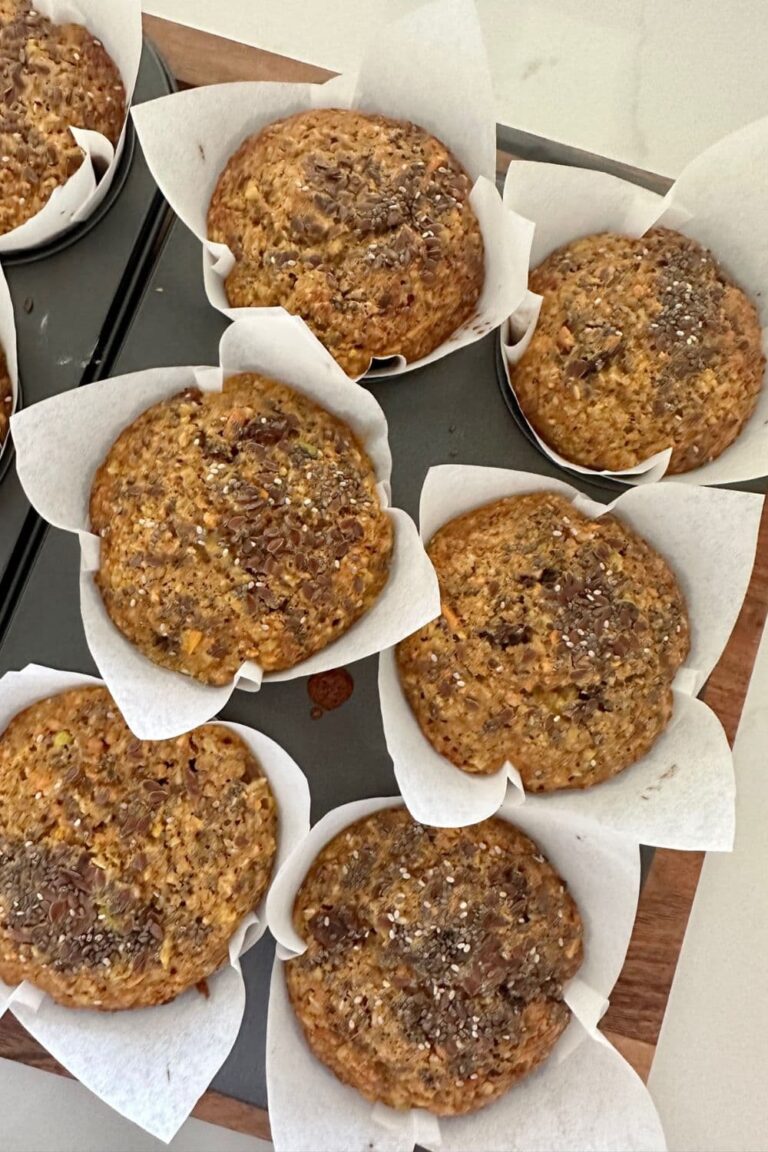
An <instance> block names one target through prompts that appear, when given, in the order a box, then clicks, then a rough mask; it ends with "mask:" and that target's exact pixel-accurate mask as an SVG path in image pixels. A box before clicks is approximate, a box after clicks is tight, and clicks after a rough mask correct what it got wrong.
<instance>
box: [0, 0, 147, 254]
mask: <svg viewBox="0 0 768 1152" xmlns="http://www.w3.org/2000/svg"><path fill="white" fill-rule="evenodd" d="M0 84H1V85H2V93H3V96H2V101H1V102H0V107H1V111H0V149H2V161H3V162H2V165H0V234H5V233H6V232H10V231H11V229H13V228H18V227H19V225H21V224H23V223H24V222H25V221H26V220H29V219H30V217H32V216H35V215H36V214H37V213H38V212H39V211H40V209H41V208H43V207H44V206H45V204H46V203H47V201H48V200H49V198H50V196H51V194H52V193H53V192H54V191H55V190H56V188H58V187H60V186H61V185H62V184H65V183H66V182H67V180H68V179H69V177H70V176H72V175H73V173H75V172H76V171H77V169H78V168H79V167H80V165H81V164H82V162H83V157H84V154H83V152H82V150H81V149H80V148H79V147H78V145H77V144H76V143H75V139H74V137H73V135H72V133H71V132H70V128H88V129H90V130H91V131H94V132H100V133H101V134H102V135H103V136H106V137H107V139H108V140H109V141H110V142H111V143H112V144H113V145H116V144H117V142H118V140H119V138H120V133H121V131H122V128H123V123H124V121H125V115H126V95H125V88H124V87H123V82H122V79H121V78H120V73H119V72H118V70H117V68H116V67H115V64H114V62H113V61H112V59H111V58H110V57H109V55H108V54H107V52H106V50H105V48H104V45H103V44H102V43H101V41H99V40H96V39H94V37H93V36H91V34H90V32H88V30H87V29H86V28H84V27H82V26H81V25H80V24H54V23H52V22H51V21H50V20H48V19H47V18H46V17H45V16H41V15H40V14H39V13H38V12H35V11H34V9H33V7H32V4H31V0H2V2H1V3H0Z"/></svg>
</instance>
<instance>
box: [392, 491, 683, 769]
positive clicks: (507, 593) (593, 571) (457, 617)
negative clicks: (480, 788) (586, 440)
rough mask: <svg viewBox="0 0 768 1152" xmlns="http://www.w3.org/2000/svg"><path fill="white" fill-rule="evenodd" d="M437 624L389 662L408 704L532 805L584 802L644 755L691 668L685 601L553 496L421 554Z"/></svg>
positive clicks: (649, 563) (479, 518)
mask: <svg viewBox="0 0 768 1152" xmlns="http://www.w3.org/2000/svg"><path fill="white" fill-rule="evenodd" d="M427 551H428V553H429V557H430V559H431V560H432V563H433V564H434V566H435V570H436V572H437V577H438V580H439V583H440V598H441V615H440V616H439V617H438V618H437V619H436V620H434V621H432V623H430V624H427V625H426V626H425V627H424V628H422V629H421V630H420V631H419V632H416V633H414V634H413V635H412V636H409V637H408V639H406V640H404V641H402V643H401V644H399V645H398V648H397V664H398V670H399V675H400V680H401V684H402V687H403V691H404V693H405V696H406V698H407V700H408V702H409V704H410V706H411V709H412V710H413V712H414V714H415V716H416V719H417V720H418V722H419V725H420V727H421V730H422V732H423V733H424V735H425V736H426V738H427V740H429V742H430V743H431V744H432V745H433V747H434V748H435V750H436V751H437V752H439V753H440V755H442V756H444V757H446V759H448V760H449V761H450V762H451V763H452V764H455V765H456V767H458V768H461V769H462V770H463V771H465V772H468V773H475V774H479V775H486V774H489V773H493V772H496V771H498V770H499V769H500V768H501V767H502V765H503V764H504V763H505V761H509V762H510V763H512V764H513V765H514V766H515V768H517V769H518V771H519V772H520V775H521V777H522V780H523V784H524V785H525V788H526V789H527V790H528V791H530V792H550V791H554V790H556V789H559V788H586V787H589V786H590V785H592V784H597V783H599V782H600V781H602V780H606V779H608V778H609V777H610V776H614V775H615V774H616V773H617V772H621V771H622V770H623V769H624V768H627V767H628V766H629V765H630V764H633V763H634V762H635V761H636V760H638V759H640V757H641V756H644V755H645V753H646V752H647V751H648V750H649V749H650V748H651V746H652V745H653V743H654V741H655V740H656V739H657V737H658V736H659V734H660V733H661V732H662V731H663V730H664V728H665V727H666V725H667V723H668V722H669V719H670V716H671V714H672V687H671V685H672V680H673V678H674V675H675V672H676V671H677V669H678V668H679V667H680V665H681V664H682V662H683V661H684V660H685V657H686V655H687V653H688V647H689V635H688V620H687V616H686V610H685V603H684V601H683V596H682V593H681V592H680V589H679V587H678V585H677V581H676V580H675V577H674V575H673V573H672V572H671V571H670V569H669V568H668V567H667V564H666V563H665V561H664V560H663V559H662V557H661V556H659V555H658V553H656V552H654V550H653V549H652V548H651V547H649V545H648V544H647V543H646V542H645V541H644V540H643V539H641V538H640V537H639V536H637V535H636V534H635V533H634V532H633V531H632V530H631V529H630V528H628V527H627V526H626V525H625V524H622V522H621V521H620V520H618V519H617V518H616V517H614V516H610V515H605V516H601V517H600V519H599V520H589V519H587V518H586V517H585V516H583V515H582V514H581V513H580V512H577V511H576V509H575V508H574V507H573V505H572V504H570V503H569V502H568V501H567V500H565V499H564V498H563V497H562V496H559V495H556V494H554V493H552V492H535V493H531V494H530V495H525V496H511V497H507V498H506V499H503V500H497V501H496V502H494V503H493V504H488V505H486V506H485V507H482V508H477V509H475V510H474V511H472V512H468V513H466V515H464V516H459V517H458V518H457V519H455V520H451V521H450V522H449V523H448V524H446V525H445V526H444V527H443V528H441V529H440V531H439V532H437V533H436V534H435V536H434V537H433V538H432V540H431V541H430V544H429V546H428V549H427Z"/></svg>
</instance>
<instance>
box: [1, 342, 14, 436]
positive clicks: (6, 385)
mask: <svg viewBox="0 0 768 1152" xmlns="http://www.w3.org/2000/svg"><path fill="white" fill-rule="evenodd" d="M12 415H13V387H12V385H11V377H10V375H9V374H8V361H7V360H6V358H5V352H3V349H2V347H0V452H2V450H3V445H4V444H5V438H6V436H7V435H8V429H9V428H10V425H11V416H12Z"/></svg>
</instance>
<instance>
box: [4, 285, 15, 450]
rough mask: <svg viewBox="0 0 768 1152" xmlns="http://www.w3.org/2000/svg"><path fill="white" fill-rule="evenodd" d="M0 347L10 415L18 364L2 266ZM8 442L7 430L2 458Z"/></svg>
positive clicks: (13, 323)
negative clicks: (6, 378)
mask: <svg viewBox="0 0 768 1152" xmlns="http://www.w3.org/2000/svg"><path fill="white" fill-rule="evenodd" d="M0 348H2V350H3V352H4V353H5V362H6V365H7V367H8V375H9V377H10V379H11V410H10V412H9V413H8V415H9V416H12V415H13V413H14V412H15V411H16V406H17V404H18V402H19V364H18V354H17V351H16V323H15V321H14V317H13V301H12V300H11V294H10V292H9V291H8V282H7V281H6V279H5V276H4V275H3V269H2V268H0ZM10 442H11V436H10V432H9V434H8V435H7V436H6V437H5V440H3V441H2V442H0V458H2V455H3V452H5V450H6V448H7V447H8V445H9V444H10Z"/></svg>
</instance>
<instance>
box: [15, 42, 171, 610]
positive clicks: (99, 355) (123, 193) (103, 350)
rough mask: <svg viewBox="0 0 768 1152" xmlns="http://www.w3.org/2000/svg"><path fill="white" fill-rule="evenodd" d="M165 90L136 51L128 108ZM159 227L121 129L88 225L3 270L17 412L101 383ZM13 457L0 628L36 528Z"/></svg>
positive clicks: (159, 206) (160, 209)
mask: <svg viewBox="0 0 768 1152" xmlns="http://www.w3.org/2000/svg"><path fill="white" fill-rule="evenodd" d="M172 88H173V84H172V81H171V80H170V78H169V76H168V73H167V72H166V70H165V66H164V65H163V64H162V62H161V61H160V58H159V57H158V56H157V54H156V53H155V51H154V49H152V48H151V47H149V46H145V48H144V52H143V55H142V60H141V68H140V70H139V77H138V82H137V85H136V94H135V97H134V101H135V102H136V103H141V102H142V101H143V100H151V99H153V98H154V97H156V96H164V95H167V93H168V92H169V91H171V90H172ZM168 219H169V213H168V210H167V208H166V206H165V201H164V200H163V198H162V196H161V195H160V193H159V192H158V191H157V188H156V186H155V183H154V181H153V179H152V177H151V175H150V173H149V169H148V168H147V166H146V164H145V162H144V158H143V156H142V155H141V150H140V148H139V147H138V144H137V142H136V137H135V134H134V132H133V127H132V122H131V121H130V120H129V122H128V133H127V137H126V142H125V148H124V151H123V155H122V158H121V162H120V166H119V168H118V171H117V174H116V176H115V180H114V183H113V185H112V187H111V188H110V191H109V194H108V195H107V197H106V198H105V200H104V203H103V204H101V205H100V207H99V208H98V209H97V211H96V212H95V213H94V215H93V216H92V217H91V218H90V219H89V220H87V221H85V222H84V223H83V224H81V225H79V226H78V227H76V228H74V229H73V230H72V231H71V232H68V233H67V234H66V235H65V236H62V237H60V238H59V239H57V240H55V241H54V242H52V243H50V244H46V245H43V246H42V247H40V248H37V249H34V250H32V251H30V252H24V253H19V254H14V255H9V256H7V257H5V258H4V259H3V260H2V265H3V270H4V272H5V276H6V279H7V281H8V285H9V288H10V291H11V296H12V298H13V304H14V314H15V321H16V333H17V340H18V355H19V376H20V392H21V396H20V400H21V402H22V403H24V404H34V403H35V402H36V401H38V400H44V399H45V398H46V397H48V396H53V395H55V394H57V393H59V392H65V391H67V390H68V389H70V388H76V387H78V385H80V384H86V383H88V382H89V381H91V380H98V379H99V378H100V377H103V376H106V375H109V372H110V370H111V367H112V363H113V361H114V356H115V353H116V351H117V349H118V348H119V346H120V343H121V340H122V335H123V334H124V330H125V324H126V321H127V318H128V317H130V316H131V315H132V313H133V311H134V309H135V302H136V294H137V291H139V290H140V289H141V286H142V285H143V284H144V282H145V280H146V277H147V275H148V270H149V267H150V266H151V262H152V261H153V259H154V255H155V254H156V249H157V240H158V235H159V233H160V232H161V231H162V228H163V225H164V222H165V223H167V221H168ZM12 455H13V447H12V445H9V447H8V450H7V451H6V452H5V453H4V454H3V459H2V464H0V475H2V481H1V482H0V628H2V619H3V616H2V613H3V609H4V608H5V607H6V606H7V604H8V603H9V601H10V600H12V598H13V595H14V592H15V590H16V588H17V584H18V575H19V573H20V572H21V571H23V570H24V564H23V558H24V556H25V555H26V554H27V553H28V550H29V546H30V543H31V542H32V540H33V539H34V528H35V521H36V517H34V516H33V514H31V513H30V509H29V505H28V503H27V500H26V498H25V497H24V494H23V492H22V490H21V486H20V485H19V482H18V479H17V477H16V472H15V469H14V468H13V462H12Z"/></svg>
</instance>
